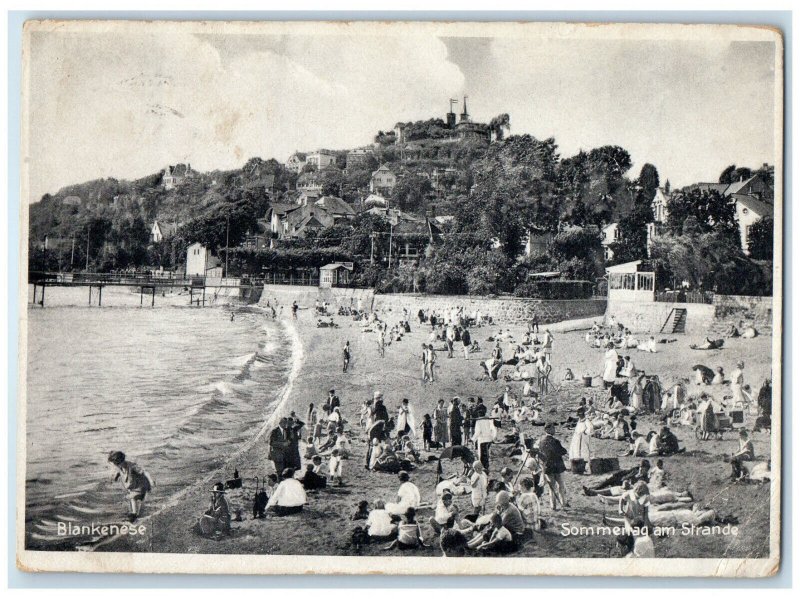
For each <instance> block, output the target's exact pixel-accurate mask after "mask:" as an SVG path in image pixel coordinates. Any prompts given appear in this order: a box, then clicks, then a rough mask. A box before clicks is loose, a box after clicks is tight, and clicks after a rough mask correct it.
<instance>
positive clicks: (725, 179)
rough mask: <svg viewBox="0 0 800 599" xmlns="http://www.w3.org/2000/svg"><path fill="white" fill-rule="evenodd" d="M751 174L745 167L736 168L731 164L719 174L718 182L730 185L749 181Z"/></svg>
mask: <svg viewBox="0 0 800 599" xmlns="http://www.w3.org/2000/svg"><path fill="white" fill-rule="evenodd" d="M752 174H753V173H752V171H751V170H750V169H749V168H747V167H744V166H743V167H741V168H736V165H735V164H731V165H730V166H728V167H726V168H725V170H723V171H722V172H721V173H720V175H719V182H720V183H727V184H728V185H730V184H731V183H736V182H737V181H741V180H743V179H749V178H750V177H751V176H752Z"/></svg>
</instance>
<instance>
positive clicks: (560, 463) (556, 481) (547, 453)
mask: <svg viewBox="0 0 800 599" xmlns="http://www.w3.org/2000/svg"><path fill="white" fill-rule="evenodd" d="M555 431H556V428H555V426H553V425H552V424H548V425H546V426H545V427H544V436H543V437H542V438H541V439H539V449H538V451H539V458H540V460H541V462H542V468H543V471H544V480H545V482H546V483H547V488H548V489H549V490H550V508H551V509H553V510H555V509H558V508H557V506H560V507H564V506H568V505H569V503H567V499H566V494H567V490H566V487H565V485H564V472H565V471H566V469H567V467H566V466H565V465H564V456H565V455H566V454H567V450H566V449H564V446H563V445H561V442H560V441H559V440H558V439H556V438H555V437H554V436H553V435H554V433H555Z"/></svg>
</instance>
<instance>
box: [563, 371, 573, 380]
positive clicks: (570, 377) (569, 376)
mask: <svg viewBox="0 0 800 599" xmlns="http://www.w3.org/2000/svg"><path fill="white" fill-rule="evenodd" d="M564 380H565V381H574V380H575V375H574V374H572V370H571V369H570V368H567V371H566V372H565V373H564Z"/></svg>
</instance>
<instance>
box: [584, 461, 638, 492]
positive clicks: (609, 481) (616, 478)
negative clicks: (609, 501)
mask: <svg viewBox="0 0 800 599" xmlns="http://www.w3.org/2000/svg"><path fill="white" fill-rule="evenodd" d="M640 480H641V481H644V482H646V483H647V482H650V461H649V460H642V463H641V464H639V466H636V467H634V468H627V469H624V470H617V471H616V472H614V473H613V474H611V475H610V476H608V477H606V478H605V479H604V480H602V481H600V482H599V483H598V484H596V485H595V486H594V487H583V493H584V495H588V496H589V497H593V496H594V495H597V491H602V490H603V489H608V488H610V487H621V486H622V484H623V483H624V482H625V481H628V482H630V483H631V485H633V484H634V483H637V482H639V481H640Z"/></svg>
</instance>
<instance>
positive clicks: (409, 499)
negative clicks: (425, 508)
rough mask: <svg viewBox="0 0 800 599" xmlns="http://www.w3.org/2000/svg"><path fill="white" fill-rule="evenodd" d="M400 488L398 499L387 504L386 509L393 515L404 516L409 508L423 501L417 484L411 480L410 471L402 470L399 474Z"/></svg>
mask: <svg viewBox="0 0 800 599" xmlns="http://www.w3.org/2000/svg"><path fill="white" fill-rule="evenodd" d="M398 478H399V479H400V488H399V489H398V490H397V501H396V502H394V503H387V504H386V511H387V512H389V513H390V514H392V515H393V516H402V515H404V514H405V513H406V511H407V510H408V508H410V507H413V508H415V509H416V508H418V507H419V504H420V502H421V497H420V494H419V489H418V488H417V485H415V484H414V483H412V482H410V480H409V476H408V472H406V471H405V470H401V471H400V473H399V474H398Z"/></svg>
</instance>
